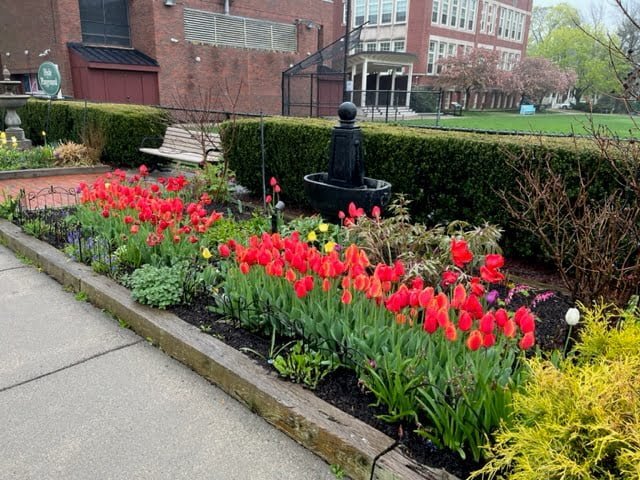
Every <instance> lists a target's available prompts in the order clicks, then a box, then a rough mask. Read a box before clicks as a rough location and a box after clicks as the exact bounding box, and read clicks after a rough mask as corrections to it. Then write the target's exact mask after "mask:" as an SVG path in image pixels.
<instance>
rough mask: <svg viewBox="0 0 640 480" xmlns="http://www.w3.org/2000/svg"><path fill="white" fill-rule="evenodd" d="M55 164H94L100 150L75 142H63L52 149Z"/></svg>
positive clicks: (96, 161)
mask: <svg viewBox="0 0 640 480" xmlns="http://www.w3.org/2000/svg"><path fill="white" fill-rule="evenodd" d="M53 156H54V157H55V160H54V162H53V163H54V165H56V166H73V165H95V164H96V163H98V161H99V158H100V152H99V151H97V150H95V149H93V148H91V147H87V146H86V145H81V144H78V143H75V142H64V143H61V144H60V145H58V146H57V147H56V148H55V149H54V150H53Z"/></svg>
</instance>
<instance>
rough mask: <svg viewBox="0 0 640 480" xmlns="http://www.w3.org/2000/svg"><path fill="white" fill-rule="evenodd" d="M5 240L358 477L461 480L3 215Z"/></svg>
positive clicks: (0, 229)
mask: <svg viewBox="0 0 640 480" xmlns="http://www.w3.org/2000/svg"><path fill="white" fill-rule="evenodd" d="M0 243H2V244H4V245H6V246H7V247H8V248H10V249H11V250H13V251H14V252H16V253H17V254H19V255H22V256H23V257H26V258H27V259H29V260H30V261H32V262H33V263H34V264H35V265H37V266H38V267H39V268H41V269H42V270H43V271H44V272H46V273H47V274H49V275H50V276H51V277H53V278H54V279H56V280H57V281H58V282H60V283H61V284H62V285H63V286H65V287H68V288H71V289H73V290H74V291H76V292H84V293H85V294H86V296H87V298H88V300H89V301H91V303H93V304H94V305H96V306H97V307H99V308H102V309H104V310H106V311H108V312H109V313H111V314H112V315H114V316H116V317H117V318H118V319H121V320H123V321H124V322H126V323H127V324H128V325H129V326H130V327H131V329H132V330H134V331H135V332H136V333H137V334H138V335H140V336H141V337H143V338H146V339H147V340H148V341H150V342H152V343H153V344H154V345H155V346H157V347H158V348H160V349H161V350H162V351H164V352H165V353H166V354H168V355H170V356H171V357H173V358H175V359H176V360H178V361H180V362H181V363H183V364H185V365H187V366H188V367H190V368H191V369H193V370H194V371H195V372H196V373H198V374H200V375H201V376H203V377H204V378H206V379H207V380H209V381H210V382H211V383H213V384H215V385H217V386H218V387H220V388H221V389H222V390H224V391H225V392H226V393H228V394H229V395H231V396H232V397H234V398H235V399H237V400H238V401H240V402H242V403H243V404H245V405H246V406H247V408H249V409H250V410H252V411H253V412H255V413H257V414H258V415H260V416H262V417H263V418H264V419H265V420H266V421H268V422H269V423H270V424H272V425H273V426H275V427H276V428H278V429H279V430H282V431H283V432H284V433H286V434H287V435H289V436H290V437H291V438H293V439H294V440H296V441H297V442H298V443H300V444H302V445H303V446H304V447H306V448H307V449H309V450H310V451H312V452H313V453H315V454H316V455H318V456H320V457H321V458H323V459H324V460H325V461H326V462H327V463H329V464H336V465H340V466H341V467H342V469H343V470H344V471H345V473H346V474H347V475H349V477H351V478H353V479H354V480H369V479H370V478H374V479H378V480H418V479H428V480H458V479H457V477H455V476H453V475H451V474H449V473H448V472H446V471H444V470H440V469H434V468H429V467H425V466H423V465H420V464H418V463H416V462H415V461H413V460H411V459H409V458H408V457H406V456H405V455H403V454H402V452H401V451H400V450H398V449H394V450H391V451H390V452H388V453H386V454H384V455H382V456H381V457H380V458H379V459H378V460H377V461H376V462H375V465H376V467H375V474H374V476H373V477H371V469H372V465H373V464H374V461H375V459H376V457H377V456H378V455H380V454H381V453H382V452H384V451H385V450H386V449H388V448H389V447H391V446H392V445H393V443H394V441H393V439H391V438H390V437H388V436H387V435H385V434H383V433H381V432H379V431H378V430H376V429H374V428H373V427H370V426H369V425H367V424H365V423H364V422H361V421H360V420H358V419H355V418H354V417H351V416H350V415H347V414H346V413H345V412H343V411H342V410H339V409H338V408H336V407H334V406H332V405H330V404H328V403H327V402H325V401H323V400H321V399H319V398H317V397H316V396H315V395H313V394H312V393H311V392H309V391H307V390H305V389H304V388H302V387H301V386H300V385H296V384H293V383H289V382H284V381H282V380H280V379H278V378H277V376H276V375H275V374H274V373H271V372H268V371H266V370H265V369H263V368H262V367H260V366H259V365H257V364H256V363H254V362H253V361H252V360H251V359H250V358H248V357H247V356H245V355H244V354H242V353H240V352H238V351H237V350H235V349H234V348H232V347H229V346H228V345H226V344H224V343H223V342H221V341H220V340H217V339H215V338H214V337H212V336H210V335H205V334H203V333H202V332H201V331H200V330H199V329H198V328H196V327H194V326H193V325H190V324H188V323H186V322H184V321H182V320H181V319H180V318H178V317H177V316H175V315H173V314H171V313H168V312H166V311H163V310H157V309H153V308H149V307H146V306H144V305H140V304H138V303H136V302H135V301H134V300H133V299H132V298H131V294H130V292H129V290H127V289H126V288H124V287H122V286H121V285H119V284H117V283H115V282H114V281H112V280H110V279H108V278H107V277H104V276H101V275H99V274H97V273H95V272H93V271H92V270H91V268H90V267H87V266H85V265H82V264H78V263H76V262H74V261H73V260H71V259H70V258H68V257H67V256H65V255H64V254H63V253H62V252H60V251H58V250H57V249H55V248H54V247H52V246H51V245H49V244H47V243H44V242H41V241H39V240H37V239H36V238H34V237H30V236H28V235H26V234H24V233H23V232H22V231H21V230H20V228H19V227H18V226H16V225H13V224H12V223H9V222H7V221H6V220H2V219H0Z"/></svg>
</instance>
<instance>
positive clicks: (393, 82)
mask: <svg viewBox="0 0 640 480" xmlns="http://www.w3.org/2000/svg"><path fill="white" fill-rule="evenodd" d="M395 91H396V69H395V68H394V69H393V71H392V72H391V92H390V93H389V95H391V98H390V99H389V105H390V106H394V105H395V104H396V101H395Z"/></svg>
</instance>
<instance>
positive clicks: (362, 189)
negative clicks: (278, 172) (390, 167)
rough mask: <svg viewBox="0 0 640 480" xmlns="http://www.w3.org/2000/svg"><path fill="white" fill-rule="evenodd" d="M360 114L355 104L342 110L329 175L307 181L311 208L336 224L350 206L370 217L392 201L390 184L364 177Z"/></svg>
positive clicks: (313, 176)
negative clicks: (350, 204)
mask: <svg viewBox="0 0 640 480" xmlns="http://www.w3.org/2000/svg"><path fill="white" fill-rule="evenodd" d="M357 111H358V110H357V108H356V106H355V105H354V104H353V103H351V102H344V103H343V104H341V105H340V106H339V107H338V116H339V117H340V124H339V125H336V126H335V127H333V131H332V132H331V152H330V158H329V171H328V172H320V173H310V174H309V175H305V177H304V185H305V191H306V193H307V198H308V199H309V202H310V203H311V206H312V207H313V208H314V209H316V210H318V211H319V212H320V213H321V214H322V216H323V217H324V218H326V219H327V220H329V221H336V220H337V219H338V212H339V211H343V212H347V210H348V207H349V203H350V202H353V203H355V205H356V206H357V207H361V208H363V209H364V211H365V212H366V213H368V214H369V213H371V209H372V208H373V207H374V206H378V207H381V208H382V207H384V206H385V205H386V204H387V203H389V200H390V198H391V184H390V183H389V182H385V181H384V180H376V179H375V178H368V177H365V176H364V174H365V171H364V170H365V169H364V158H363V156H362V131H361V130H360V127H358V126H357V125H356V124H355V119H356V114H357Z"/></svg>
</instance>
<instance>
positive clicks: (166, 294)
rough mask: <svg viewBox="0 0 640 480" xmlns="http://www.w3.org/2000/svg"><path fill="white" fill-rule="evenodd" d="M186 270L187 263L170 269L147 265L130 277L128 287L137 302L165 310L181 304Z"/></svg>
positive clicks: (177, 264)
mask: <svg viewBox="0 0 640 480" xmlns="http://www.w3.org/2000/svg"><path fill="white" fill-rule="evenodd" d="M186 269H187V262H179V263H176V264H175V265H173V266H170V267H166V266H162V267H154V266H153V265H150V264H146V265H143V266H142V268H139V269H137V270H135V271H134V272H133V273H132V274H131V275H130V277H129V279H128V281H127V285H128V286H129V287H130V288H131V295H132V296H133V299H134V300H135V301H137V302H140V303H143V304H145V305H150V306H152V307H157V308H161V309H165V308H167V307H170V306H172V305H178V304H179V303H180V302H181V300H182V296H183V285H184V278H185V272H186Z"/></svg>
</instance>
